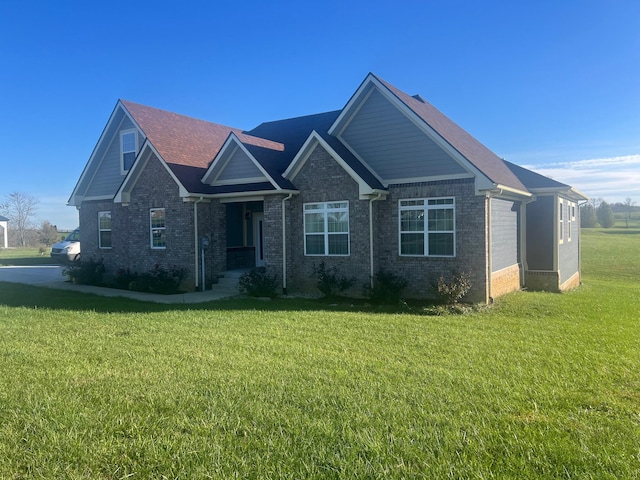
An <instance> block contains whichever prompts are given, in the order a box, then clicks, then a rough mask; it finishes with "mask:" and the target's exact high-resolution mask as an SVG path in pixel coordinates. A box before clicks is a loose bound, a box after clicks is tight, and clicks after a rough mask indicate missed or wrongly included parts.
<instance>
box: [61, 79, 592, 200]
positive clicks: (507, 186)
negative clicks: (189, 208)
mask: <svg viewBox="0 0 640 480" xmlns="http://www.w3.org/2000/svg"><path fill="white" fill-rule="evenodd" d="M372 89H376V90H377V91H379V92H381V93H382V94H383V96H384V97H385V98H386V99H387V100H388V101H389V102H391V103H390V104H391V105H394V106H395V107H396V108H397V109H398V110H399V111H400V112H402V113H403V114H404V115H405V116H406V117H407V118H408V119H410V120H411V121H412V122H413V123H414V124H415V125H417V126H419V128H420V129H421V130H422V131H423V132H424V133H425V135H428V136H429V137H430V138H432V139H434V141H436V144H437V145H439V146H440V147H441V148H443V149H444V151H446V152H448V154H449V155H450V156H452V157H453V158H454V159H456V161H457V162H458V163H459V164H460V165H462V166H463V167H464V168H465V169H466V170H467V172H469V173H468V175H475V176H476V179H481V180H477V181H478V182H479V183H476V188H478V190H479V191H483V190H485V189H486V190H491V189H495V188H499V189H504V190H505V191H506V192H512V193H515V194H516V195H518V196H530V195H531V192H530V190H529V189H535V188H556V189H570V188H571V187H569V186H567V185H564V184H561V183H560V182H555V181H554V180H552V179H549V178H547V177H544V176H542V175H538V174H535V173H534V172H529V171H528V170H526V169H523V168H522V167H517V166H516V165H514V164H511V163H509V162H506V161H504V160H503V159H501V158H499V157H498V156H497V155H495V154H494V153H493V152H491V150H489V149H488V148H487V147H485V146H484V145H483V144H481V143H480V142H479V141H477V140H476V139H475V138H473V137H472V136H471V135H470V134H469V133H467V132H466V131H465V130H463V129H462V128H461V127H459V126H458V125H457V124H455V123H454V122H453V121H451V120H450V119H449V118H448V117H446V116H445V115H444V114H442V113H441V112H440V111H438V110H437V109H436V108H435V107H433V106H432V105H431V104H429V103H428V102H426V101H425V100H424V99H423V98H422V97H420V96H419V95H414V96H411V95H408V94H406V93H405V92H403V91H401V90H399V89H398V88H396V87H394V86H393V85H391V84H390V83H388V82H386V81H385V80H383V79H381V78H379V77H377V76H375V75H374V74H371V73H370V74H369V75H368V76H367V77H366V78H365V80H364V81H363V83H362V84H361V85H360V87H359V88H358V90H356V92H355V93H354V94H353V96H352V97H351V99H350V100H349V101H348V102H347V104H346V105H345V107H344V108H343V109H341V110H335V111H330V112H324V113H319V114H314V115H306V116H301V117H294V118H288V119H284V120H276V121H271V122H264V123H261V124H260V125H258V126H257V127H255V128H253V129H251V130H241V129H239V128H234V127H229V126H225V125H221V124H217V123H212V122H208V121H205V120H199V119H196V118H193V117H189V116H185V115H180V114H177V113H173V112H169V111H166V110H161V109H158V108H154V107H148V106H145V105H141V104H138V103H134V102H130V101H128V100H119V101H118V103H117V105H116V109H115V110H114V113H113V114H112V117H111V119H110V123H111V121H112V119H113V118H115V117H116V116H117V115H120V116H123V115H126V116H128V117H129V118H130V119H131V121H132V122H133V123H134V124H135V126H136V127H137V128H138V129H139V131H140V132H141V134H142V135H143V137H144V139H145V141H144V144H143V146H142V148H141V149H140V151H139V154H138V159H140V162H138V161H137V160H136V163H134V166H133V167H132V168H131V169H130V170H129V172H128V173H127V172H125V173H126V177H124V178H123V181H122V183H121V185H120V188H119V189H118V191H117V192H116V201H118V200H117V198H121V197H119V195H120V194H121V193H122V192H126V191H130V190H131V188H133V186H134V185H135V183H136V182H137V178H138V177H139V174H140V171H139V170H140V169H143V168H144V163H145V162H146V161H148V159H149V158H150V157H149V155H150V154H151V153H154V154H156V156H158V157H160V160H161V161H162V162H163V164H164V166H165V168H166V169H167V170H168V171H169V173H170V174H171V176H172V177H173V178H174V180H175V181H176V182H177V183H178V185H179V186H180V192H181V193H180V195H182V196H188V195H190V194H197V195H214V194H228V193H241V192H267V191H283V190H287V191H293V190H296V187H295V185H294V184H293V183H292V180H293V178H294V177H295V172H296V171H297V170H296V168H298V166H297V165H294V164H295V163H296V162H304V154H303V152H302V149H303V148H306V149H308V148H310V146H313V145H315V144H318V143H319V144H321V145H322V146H323V148H325V149H328V150H330V153H331V154H332V155H333V156H334V157H339V158H337V160H338V161H339V163H340V164H341V165H342V166H343V168H345V169H346V170H347V171H348V172H349V174H350V175H351V176H353V177H354V178H356V180H357V181H358V183H359V185H360V187H361V193H363V192H364V194H367V192H368V193H369V194H370V193H372V192H380V191H382V190H385V189H386V187H385V186H384V185H383V183H382V182H381V180H380V178H379V177H378V176H377V174H376V172H373V171H372V170H371V167H370V166H369V165H368V164H366V163H365V161H364V160H363V159H361V158H360V157H359V156H358V155H357V153H355V152H353V151H352V150H351V148H350V147H349V146H348V145H347V144H346V143H345V142H344V140H342V139H341V137H340V132H341V131H342V130H343V129H344V128H345V126H346V125H348V124H349V122H350V119H351V118H353V115H354V114H355V112H357V111H358V109H359V107H360V106H361V105H362V102H364V101H366V98H367V95H368V93H367V92H370V91H371V90H372ZM108 125H109V124H108ZM109 132H111V130H109ZM105 134H106V133H104V132H103V137H104V135H105ZM103 137H101V140H100V142H102V138H103ZM313 142H315V143H313ZM99 144H100V143H99ZM233 145H235V146H236V147H237V148H241V149H242V151H243V152H245V154H246V156H245V158H247V159H248V160H247V161H250V162H253V163H254V164H255V165H256V167H257V168H258V169H259V170H260V171H262V172H263V173H264V174H265V176H264V178H258V177H257V176H255V175H254V176H253V177H254V178H244V177H242V175H244V174H242V173H241V172H242V167H241V166H240V165H239V164H230V165H232V166H233V165H237V167H238V168H237V169H236V170H235V172H234V173H232V172H231V171H229V175H230V176H229V177H227V178H229V179H233V178H234V176H233V175H238V177H237V178H238V182H236V183H235V184H234V182H232V181H229V182H213V181H212V179H214V178H216V176H217V175H219V174H220V172H222V171H223V170H224V169H225V168H226V166H225V164H224V162H228V161H229V160H230V157H229V154H225V152H224V150H225V148H231V147H232V146H233ZM143 150H144V152H143ZM93 157H94V155H93V154H92V158H91V159H90V160H89V162H92V161H93ZM237 158H240V157H237ZM233 161H234V162H235V161H236V160H235V159H234V160H233ZM218 162H220V163H218ZM136 164H139V165H137V166H136ZM86 169H87V168H86V167H85V170H86ZM245 171H246V172H248V171H249V170H247V169H246V166H245ZM212 172H213V173H212ZM83 175H84V173H83ZM245 176H247V177H249V176H250V175H249V174H248V173H247V174H246V175H245ZM262 180H266V181H262ZM205 182H206V183H205ZM539 185H541V186H539ZM76 188H78V187H76ZM74 193H75V190H74ZM580 195H581V194H580ZM72 198H73V195H72ZM81 198H82V197H81V196H80V199H81ZM585 198H586V197H585Z"/></svg>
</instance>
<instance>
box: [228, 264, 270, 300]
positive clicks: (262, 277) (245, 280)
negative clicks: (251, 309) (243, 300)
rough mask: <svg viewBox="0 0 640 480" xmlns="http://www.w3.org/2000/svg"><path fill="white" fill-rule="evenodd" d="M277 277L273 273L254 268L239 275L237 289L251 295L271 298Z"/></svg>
mask: <svg viewBox="0 0 640 480" xmlns="http://www.w3.org/2000/svg"><path fill="white" fill-rule="evenodd" d="M277 286H278V279H277V277H276V276H275V275H269V274H268V273H267V272H266V271H264V270H263V269H254V270H251V271H250V272H245V273H243V274H242V275H241V276H240V281H239V282H238V290H240V293H244V294H246V295H249V296H251V297H269V298H273V297H275V296H276V295H277V294H276V288H277Z"/></svg>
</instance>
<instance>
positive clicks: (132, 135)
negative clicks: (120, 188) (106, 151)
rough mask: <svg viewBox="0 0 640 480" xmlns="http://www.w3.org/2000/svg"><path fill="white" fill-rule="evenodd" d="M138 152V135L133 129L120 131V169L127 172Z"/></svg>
mask: <svg viewBox="0 0 640 480" xmlns="http://www.w3.org/2000/svg"><path fill="white" fill-rule="evenodd" d="M137 153H138V135H137V134H136V131H135V130H127V131H124V132H120V161H121V165H122V170H123V171H124V172H128V171H129V169H130V168H131V166H132V165H133V161H134V160H135V159H136V154H137Z"/></svg>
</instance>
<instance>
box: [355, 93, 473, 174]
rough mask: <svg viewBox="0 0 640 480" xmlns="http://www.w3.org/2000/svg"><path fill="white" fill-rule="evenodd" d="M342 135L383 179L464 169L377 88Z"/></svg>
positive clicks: (454, 171)
mask: <svg viewBox="0 0 640 480" xmlns="http://www.w3.org/2000/svg"><path fill="white" fill-rule="evenodd" d="M342 138H343V140H344V141H345V142H346V143H347V144H348V145H349V146H350V147H351V148H353V149H354V150H355V151H356V152H357V153H358V155H360V157H361V158H362V159H363V160H364V161H365V162H367V164H368V165H369V166H370V167H371V168H372V169H373V170H374V171H375V172H376V173H377V174H378V176H380V177H381V178H382V179H383V180H387V179H400V178H409V177H431V176H441V175H452V174H461V173H465V170H464V169H463V168H462V167H461V166H460V164H458V163H457V162H456V161H455V160H453V159H452V158H451V156H450V155H449V154H447V153H446V152H445V151H444V150H443V149H442V148H440V146H438V145H437V144H436V143H435V142H434V141H433V140H431V139H430V138H429V137H428V136H427V135H426V134H425V133H424V132H423V131H421V130H420V129H419V128H418V127H417V126H416V125H415V124H414V123H413V122H412V121H411V120H409V119H408V118H407V117H406V116H405V115H404V114H403V113H402V112H400V111H399V110H398V109H397V108H396V107H395V106H394V105H392V104H391V103H390V102H389V101H388V100H387V99H386V98H385V97H384V96H383V95H382V94H381V93H379V92H378V91H377V90H374V91H373V93H372V94H371V95H370V96H369V98H368V99H367V100H366V101H365V103H364V104H363V105H362V107H361V108H360V110H359V111H358V112H357V113H356V114H355V116H354V117H353V119H352V120H351V122H350V123H349V125H348V126H347V128H346V129H345V131H344V132H342Z"/></svg>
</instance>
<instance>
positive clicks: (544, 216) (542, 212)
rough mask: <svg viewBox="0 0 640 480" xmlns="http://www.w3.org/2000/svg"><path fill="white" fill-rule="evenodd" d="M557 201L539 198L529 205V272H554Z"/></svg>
mask: <svg viewBox="0 0 640 480" xmlns="http://www.w3.org/2000/svg"><path fill="white" fill-rule="evenodd" d="M554 211H555V201H554V198H553V196H538V198H537V199H536V201H535V202H532V203H529V204H528V205H527V266H528V268H529V270H547V271H552V270H553V249H554V248H555V241H554V237H553V230H554V229H553V224H554V221H555V220H554Z"/></svg>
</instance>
